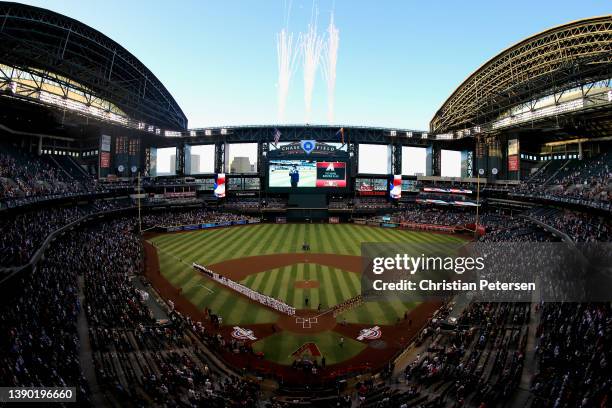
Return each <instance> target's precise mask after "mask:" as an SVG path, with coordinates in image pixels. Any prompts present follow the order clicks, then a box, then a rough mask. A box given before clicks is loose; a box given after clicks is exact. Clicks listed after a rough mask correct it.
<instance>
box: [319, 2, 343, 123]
mask: <svg viewBox="0 0 612 408" xmlns="http://www.w3.org/2000/svg"><path fill="white" fill-rule="evenodd" d="M339 46H340V30H338V28H337V27H336V26H335V25H334V13H333V12H332V14H331V18H330V20H329V26H328V27H327V44H326V47H325V53H324V55H323V65H322V68H323V77H324V78H325V82H326V83H327V121H328V123H329V124H332V123H333V121H334V104H335V96H336V95H335V91H336V65H337V64H338V48H339Z"/></svg>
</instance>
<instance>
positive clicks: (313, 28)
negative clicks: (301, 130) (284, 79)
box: [300, 5, 323, 123]
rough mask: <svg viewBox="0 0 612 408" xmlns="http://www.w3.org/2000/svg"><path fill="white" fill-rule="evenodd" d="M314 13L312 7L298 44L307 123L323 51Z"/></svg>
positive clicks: (314, 10)
mask: <svg viewBox="0 0 612 408" xmlns="http://www.w3.org/2000/svg"><path fill="white" fill-rule="evenodd" d="M316 13H317V11H316V8H315V7H314V5H313V15H312V18H311V22H310V24H308V31H306V33H305V34H302V35H300V37H301V38H300V40H301V41H300V44H301V46H302V53H303V58H304V59H303V61H304V104H305V107H306V122H307V123H308V122H309V121H310V115H311V112H312V91H313V89H314V83H315V78H316V74H317V67H318V66H319V61H320V60H321V53H322V50H323V38H322V37H321V36H320V35H319V34H317V16H316Z"/></svg>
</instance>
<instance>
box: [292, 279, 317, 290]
mask: <svg viewBox="0 0 612 408" xmlns="http://www.w3.org/2000/svg"><path fill="white" fill-rule="evenodd" d="M293 286H295V288H296V289H317V288H318V287H319V281H317V280H305V281H295V284H294V285H293Z"/></svg>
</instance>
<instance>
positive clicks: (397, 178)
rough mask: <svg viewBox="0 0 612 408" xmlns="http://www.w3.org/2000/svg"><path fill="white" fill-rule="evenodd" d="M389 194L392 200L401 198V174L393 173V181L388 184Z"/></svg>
mask: <svg viewBox="0 0 612 408" xmlns="http://www.w3.org/2000/svg"><path fill="white" fill-rule="evenodd" d="M389 195H390V196H391V198H392V199H394V200H399V199H400V198H402V175H401V174H400V175H397V174H396V175H394V176H393V182H392V183H391V185H390V191H389Z"/></svg>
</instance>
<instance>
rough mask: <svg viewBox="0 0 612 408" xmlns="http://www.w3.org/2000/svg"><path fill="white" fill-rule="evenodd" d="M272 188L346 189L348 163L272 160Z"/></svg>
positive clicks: (269, 184)
mask: <svg viewBox="0 0 612 408" xmlns="http://www.w3.org/2000/svg"><path fill="white" fill-rule="evenodd" d="M268 187H270V188H345V187H346V162H338V161H330V162H328V161H319V160H297V159H296V160H270V163H269V167H268Z"/></svg>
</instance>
